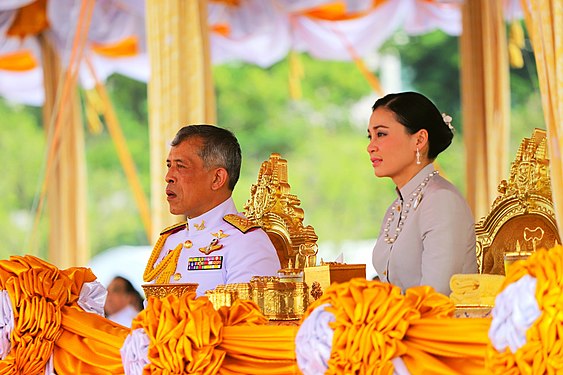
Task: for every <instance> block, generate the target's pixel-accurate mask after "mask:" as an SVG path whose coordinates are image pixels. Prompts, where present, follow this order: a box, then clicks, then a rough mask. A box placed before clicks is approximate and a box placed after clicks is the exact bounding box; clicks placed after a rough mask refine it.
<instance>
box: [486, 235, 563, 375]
mask: <svg viewBox="0 0 563 375" xmlns="http://www.w3.org/2000/svg"><path fill="white" fill-rule="evenodd" d="M526 274H527V275H530V276H532V277H534V278H536V282H537V284H536V294H535V296H536V300H537V303H538V306H539V309H540V311H541V315H540V317H539V318H538V319H537V320H536V322H534V324H532V326H531V327H530V328H529V329H528V331H527V332H526V344H524V345H523V346H522V347H521V348H519V349H518V350H517V351H516V353H512V352H511V351H510V349H509V348H507V349H506V350H505V351H504V352H503V353H499V352H497V351H496V349H495V348H494V347H493V346H492V345H489V347H488V351H487V361H486V364H487V368H488V369H489V370H490V372H491V373H494V374H560V373H561V372H562V371H563V247H561V246H560V245H558V246H555V247H553V248H551V249H550V250H546V249H540V250H538V251H537V252H535V253H534V254H533V255H532V256H531V257H530V258H528V259H527V260H526V261H518V262H516V263H514V264H513V265H511V266H510V269H509V271H508V275H506V280H505V282H504V284H503V287H502V290H504V289H505V288H506V287H507V286H508V285H510V284H511V283H514V282H516V281H518V280H520V278H521V277H522V276H524V275H526Z"/></svg>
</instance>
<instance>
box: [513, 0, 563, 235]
mask: <svg viewBox="0 0 563 375" xmlns="http://www.w3.org/2000/svg"><path fill="white" fill-rule="evenodd" d="M521 3H522V9H523V10H524V15H525V18H524V19H525V20H526V27H527V29H528V32H529V34H530V39H531V41H532V47H533V49H534V57H535V60H536V66H537V71H538V81H539V85H540V93H541V99H542V108H543V117H544V119H545V127H546V128H547V139H548V151H549V159H550V160H549V170H550V174H551V192H552V196H553V206H554V210H555V217H556V219H557V222H558V223H559V228H558V229H559V236H560V237H563V226H562V223H563V159H562V158H563V107H562V104H561V103H563V40H562V38H561V35H563V4H562V3H561V1H560V0H521ZM540 125H541V124H538V125H536V127H541V126H540Z"/></svg>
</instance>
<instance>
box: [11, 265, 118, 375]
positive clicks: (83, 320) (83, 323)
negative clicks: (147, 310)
mask: <svg viewBox="0 0 563 375" xmlns="http://www.w3.org/2000/svg"><path fill="white" fill-rule="evenodd" d="M95 279H96V277H95V275H94V274H93V273H92V271H91V270H90V269H88V268H83V267H73V268H69V269H66V270H59V269H58V268H57V267H55V266H53V265H52V264H49V263H47V262H45V261H43V260H41V259H39V258H36V257H33V256H29V255H27V256H23V257H19V256H14V257H11V258H10V259H9V260H2V261H0V289H3V290H6V291H7V292H8V294H9V296H10V299H11V302H12V308H13V310H14V328H13V331H12V334H11V344H12V347H11V350H10V352H9V353H8V355H7V357H6V358H5V359H4V360H3V361H0V374H8V373H13V372H12V371H14V370H15V369H17V371H18V372H19V373H22V374H40V373H43V372H44V369H45V366H46V364H47V362H48V361H49V359H50V357H51V355H52V353H55V357H56V356H57V355H58V356H59V358H58V359H57V358H55V360H54V365H55V371H56V372H57V373H59V374H77V373H89V374H107V373H108V371H107V370H108V369H111V370H116V372H113V371H112V372H111V373H123V369H121V371H119V368H120V367H121V358H120V355H119V348H120V347H121V342H123V340H124V338H125V336H126V335H127V333H128V332H129V329H127V328H125V327H122V326H120V325H119V324H116V323H113V322H110V321H108V320H107V319H105V318H103V317H101V316H99V315H95V314H93V313H87V312H84V311H83V310H82V309H81V308H80V307H78V304H77V302H78V299H79V296H80V291H81V289H82V286H83V284H84V283H86V282H92V281H94V280H95ZM79 336H80V337H79ZM88 354H90V355H88ZM85 364H90V367H88V366H85ZM61 366H62V367H61ZM85 368H88V369H89V370H90V371H87V372H84V371H77V370H79V369H85Z"/></svg>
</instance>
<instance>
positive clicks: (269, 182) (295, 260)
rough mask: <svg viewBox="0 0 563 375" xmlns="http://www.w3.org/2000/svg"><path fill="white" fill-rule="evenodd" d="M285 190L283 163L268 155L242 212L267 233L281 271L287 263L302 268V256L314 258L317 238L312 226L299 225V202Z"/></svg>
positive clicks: (285, 169) (301, 220)
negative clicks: (274, 249) (276, 253)
mask: <svg viewBox="0 0 563 375" xmlns="http://www.w3.org/2000/svg"><path fill="white" fill-rule="evenodd" d="M289 191H290V186H289V184H288V182H287V160H285V159H282V158H281V156H280V154H278V153H272V154H271V155H270V158H269V159H268V160H266V161H264V162H263V163H262V165H261V167H260V171H259V173H258V180H257V182H256V184H253V185H252V187H251V188H250V198H249V200H248V201H247V202H246V204H245V205H244V211H245V215H246V217H247V218H248V219H250V220H252V221H254V222H256V223H257V224H259V225H260V226H261V227H262V228H263V229H264V231H266V233H268V236H269V237H270V239H271V240H272V242H273V244H274V246H275V248H276V250H277V252H278V256H279V259H280V263H281V266H282V268H288V263H289V261H290V260H291V262H292V265H293V266H295V267H296V268H303V263H304V257H307V258H308V257H309V256H311V257H314V256H315V255H316V251H317V240H318V237H317V235H316V234H315V230H314V229H313V227H312V226H310V225H308V226H304V225H303V218H304V216H305V215H304V212H303V209H301V208H300V207H299V205H300V204H301V201H300V200H299V199H298V198H297V196H296V195H293V194H290V193H289ZM289 268H291V267H289Z"/></svg>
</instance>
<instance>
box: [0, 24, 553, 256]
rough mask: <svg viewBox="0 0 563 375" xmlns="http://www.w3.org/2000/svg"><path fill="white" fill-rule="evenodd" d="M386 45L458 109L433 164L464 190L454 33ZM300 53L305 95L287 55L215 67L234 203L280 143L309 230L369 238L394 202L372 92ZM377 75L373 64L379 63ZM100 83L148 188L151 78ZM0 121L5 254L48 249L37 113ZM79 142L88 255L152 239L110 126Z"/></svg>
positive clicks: (535, 113)
mask: <svg viewBox="0 0 563 375" xmlns="http://www.w3.org/2000/svg"><path fill="white" fill-rule="evenodd" d="M381 51H382V53H386V54H394V55H396V56H398V57H399V58H400V60H401V63H402V67H403V68H402V69H403V71H402V74H401V78H402V85H403V88H404V90H416V91H420V92H422V93H424V94H426V95H427V96H429V97H430V98H431V99H432V100H433V101H434V102H435V103H436V105H437V106H438V108H440V110H442V111H444V112H448V113H449V114H451V115H452V117H453V118H454V125H455V126H456V129H457V135H456V137H454V143H453V144H452V146H450V148H449V149H448V150H446V151H445V152H444V153H443V154H441V155H440V157H439V158H438V163H439V166H440V168H441V170H442V171H443V174H445V175H446V176H447V177H448V178H449V179H450V180H451V181H452V182H453V183H454V184H456V185H457V186H458V187H459V188H460V190H462V191H464V190H465V158H466V156H465V148H464V143H463V127H462V124H470V123H471V122H470V119H466V120H465V121H463V119H461V111H460V87H459V53H458V39H457V38H455V37H451V36H447V35H445V34H443V33H441V32H434V33H431V34H426V35H424V36H418V37H407V36H406V35H404V34H401V33H398V34H397V35H396V37H395V38H394V39H393V40H390V41H389V42H388V43H387V44H386V45H385V46H384V47H383V48H382V50H381ZM524 52H525V58H526V60H527V66H526V68H525V69H519V70H511V92H512V133H511V155H514V154H515V151H516V147H517V146H518V144H519V142H520V140H521V139H522V138H523V137H527V136H529V135H530V134H531V132H532V130H533V128H534V127H543V119H542V113H541V105H540V98H539V94H538V91H539V90H538V88H537V78H536V73H535V66H534V63H533V56H532V55H531V52H530V51H529V48H528V50H526V51H524ZM299 58H300V61H301V63H302V65H303V68H304V76H303V78H302V80H301V87H302V92H303V96H302V98H301V99H298V100H292V99H291V98H290V95H289V88H288V87H289V85H288V75H289V63H288V60H284V61H282V62H280V63H278V64H276V65H274V66H272V67H270V68H269V69H261V68H259V67H256V66H251V65H247V64H241V63H231V64H226V65H221V66H216V67H214V80H215V85H216V94H217V112H218V125H220V126H223V127H227V128H229V129H231V130H233V131H234V132H235V134H236V135H237V136H238V138H239V141H240V143H241V146H242V149H243V170H242V174H241V180H240V181H239V184H238V185H237V188H236V189H235V193H234V198H235V201H236V203H237V205H238V207H239V210H242V208H243V205H244V203H245V202H246V200H247V198H248V195H249V191H250V186H251V184H252V183H254V182H255V181H256V177H257V173H258V170H259V167H260V163H261V162H262V161H264V160H266V159H267V158H268V157H269V155H270V153H272V152H278V153H280V154H281V155H282V157H283V158H285V159H287V160H288V171H289V183H290V185H291V188H292V193H293V194H296V195H297V196H298V197H299V198H300V200H301V206H302V207H303V209H304V210H305V224H306V225H308V224H310V225H312V226H313V227H314V228H315V230H316V232H317V234H318V236H319V239H320V241H321V242H329V241H330V242H335V243H339V242H341V241H346V240H362V239H373V238H374V237H375V236H376V235H377V232H378V229H379V225H380V221H381V220H382V216H383V213H384V212H385V209H386V207H387V206H388V205H389V204H390V202H391V201H392V200H393V199H394V186H393V184H392V182H391V181H390V180H389V179H378V178H376V177H375V176H374V174H373V170H372V167H371V164H370V162H369V158H368V155H367V152H366V146H367V138H366V134H367V133H366V127H367V122H368V119H369V114H370V107H371V105H372V104H373V101H374V100H375V99H376V95H375V94H374V93H373V92H372V90H371V88H370V86H369V85H368V84H367V82H366V80H365V78H364V77H363V76H362V75H361V74H360V73H359V71H358V69H357V68H356V67H355V65H354V64H353V63H349V62H334V61H318V60H314V59H312V58H310V57H309V56H307V55H300V56H299ZM374 73H375V74H378V73H379V72H378V70H377V68H376V69H375V71H374ZM107 87H108V90H109V92H110V95H111V98H112V102H113V104H114V106H115V109H116V111H117V115H118V118H119V121H120V124H121V126H122V130H123V132H124V134H125V136H126V138H127V141H128V147H129V149H130V151H131V153H132V155H133V157H134V159H135V163H136V165H137V169H138V172H139V175H140V178H141V182H142V184H143V187H144V189H145V191H146V193H147V195H148V194H150V193H149V153H148V152H147V150H148V124H147V121H148V120H147V95H146V85H145V84H144V83H142V82H136V81H133V80H131V79H128V78H126V77H123V76H119V75H114V76H112V77H110V79H109V80H108V82H107ZM0 119H1V120H0V125H1V126H0V157H1V158H2V160H3V161H4V163H3V165H4V167H3V179H2V183H0V194H1V196H2V199H1V200H0V223H2V225H0V238H2V239H3V245H4V246H2V247H0V258H7V257H8V256H9V255H12V254H23V253H28V252H30V249H31V243H30V241H31V239H32V238H36V239H38V243H39V253H38V255H40V256H45V251H46V246H47V245H46V244H47V238H46V236H47V232H48V225H49V223H48V219H47V215H46V213H45V212H43V213H42V215H41V216H39V217H40V220H39V226H38V227H37V228H36V233H34V232H32V230H33V229H34V220H35V218H36V212H35V210H36V208H37V207H36V206H37V198H38V196H39V192H40V187H41V183H42V178H43V173H44V168H45V165H44V159H45V135H44V129H43V127H42V125H41V124H42V119H41V110H40V109H38V108H32V107H26V106H21V105H11V104H9V103H6V102H5V101H4V100H0ZM466 126H467V125H466ZM468 141H470V140H468ZM85 142H86V160H87V173H88V220H89V222H88V230H89V242H90V246H91V253H92V254H96V253H98V252H101V251H103V250H105V249H107V248H110V247H113V246H119V245H147V244H148V240H147V238H146V236H145V233H144V230H143V226H142V223H141V220H140V217H139V214H138V212H137V209H136V207H135V204H134V200H133V198H132V194H131V190H130V188H129V187H128V185H127V181H126V178H125V175H124V173H123V171H122V169H121V166H120V164H119V160H118V158H117V154H116V151H115V147H114V145H113V143H112V140H111V138H110V136H109V134H108V132H107V131H106V130H104V131H102V132H101V133H99V134H94V133H91V132H88V131H87V133H86V138H85ZM468 157H471V155H469V156H468ZM69 183H72V182H69ZM156 193H157V194H161V193H162V192H156ZM46 209H48V207H47V208H46ZM52 224H54V225H56V223H52Z"/></svg>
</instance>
